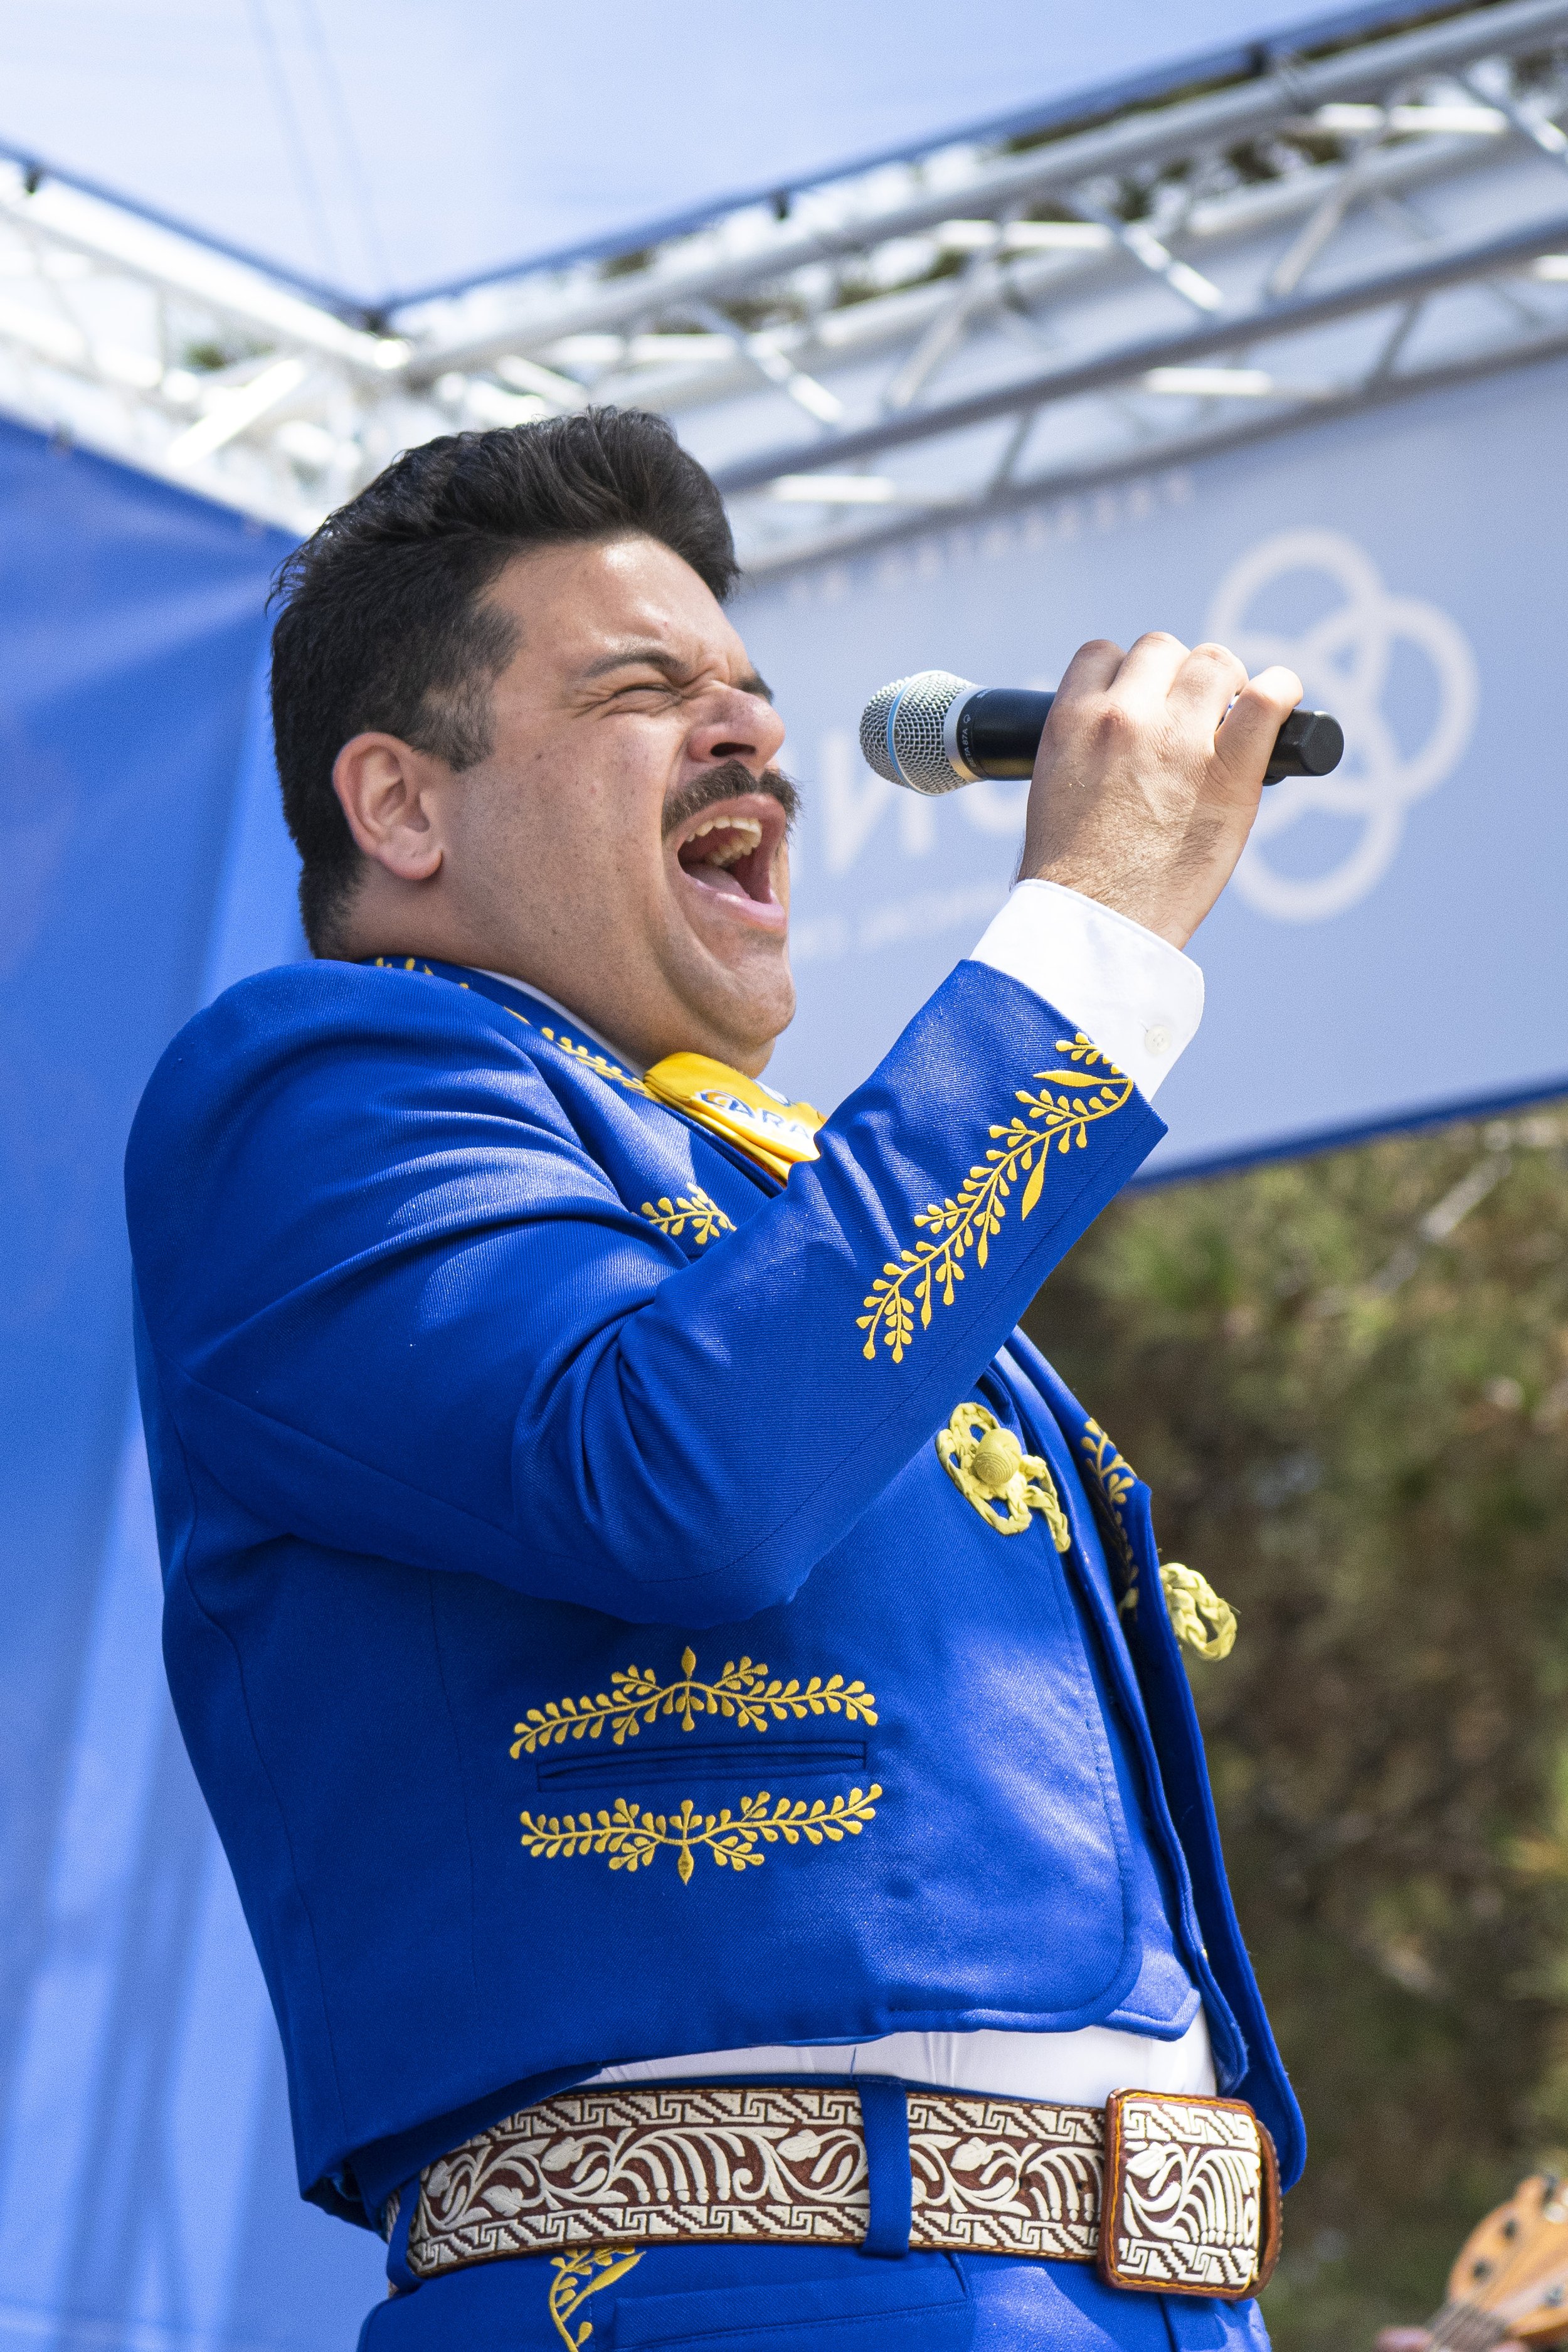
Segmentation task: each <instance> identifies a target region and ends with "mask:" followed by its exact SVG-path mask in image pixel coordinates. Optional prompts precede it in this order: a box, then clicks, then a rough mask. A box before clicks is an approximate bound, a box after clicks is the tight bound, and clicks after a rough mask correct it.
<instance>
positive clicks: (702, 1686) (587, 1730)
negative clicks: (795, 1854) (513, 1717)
mask: <svg viewBox="0 0 1568 2352" xmlns="http://www.w3.org/2000/svg"><path fill="white" fill-rule="evenodd" d="M661 1714H662V1715H677V1716H679V1718H680V1727H681V1729H682V1731H690V1730H692V1729H693V1728H694V1726H695V1719H696V1717H698V1716H700V1715H723V1716H728V1717H730V1718H731V1721H733V1722H735V1723H737V1724H739V1725H740V1726H741V1727H742V1729H743V1730H749V1731H765V1730H766V1729H767V1727H768V1723H769V1721H770V1719H771V1720H772V1721H773V1722H774V1723H789V1722H792V1721H793V1722H795V1723H800V1722H802V1721H804V1719H805V1717H806V1716H808V1715H842V1716H844V1717H846V1719H847V1721H848V1722H850V1723H875V1722H876V1720H877V1701H876V1695H875V1693H874V1692H871V1691H868V1689H867V1688H866V1685H865V1684H864V1683H862V1682H860V1681H858V1680H857V1681H855V1682H852V1683H847V1682H846V1681H845V1679H844V1677H843V1675H829V1677H828V1679H827V1680H826V1682H824V1681H823V1679H822V1677H821V1676H820V1675H812V1677H811V1680H810V1681H809V1682H808V1683H807V1684H806V1685H805V1688H804V1689H802V1687H801V1685H800V1683H799V1681H798V1679H797V1678H796V1677H795V1676H794V1675H792V1676H791V1677H790V1679H789V1681H788V1682H787V1683H786V1682H780V1681H778V1680H777V1679H775V1680H773V1681H772V1682H770V1681H769V1680H768V1670H767V1667H766V1666H765V1665H764V1664H763V1663H762V1661H761V1660H760V1659H759V1660H757V1661H756V1662H755V1663H753V1662H752V1659H750V1658H742V1659H740V1660H739V1661H738V1662H737V1661H735V1660H731V1661H730V1662H729V1663H728V1664H726V1666H725V1668H724V1671H723V1673H722V1674H721V1675H719V1676H718V1678H717V1680H715V1681H713V1682H710V1683H704V1682H699V1681H698V1680H697V1654H696V1652H695V1651H693V1650H689V1649H688V1650H683V1651H682V1652H681V1654H680V1679H679V1682H672V1683H661V1682H660V1681H659V1679H658V1675H656V1674H654V1673H652V1672H651V1671H650V1670H649V1669H648V1668H647V1667H646V1666H636V1665H632V1666H627V1667H626V1668H625V1669H624V1671H619V1670H618V1671H617V1672H616V1673H615V1674H612V1675H611V1676H610V1687H609V1689H608V1690H607V1691H600V1692H599V1693H598V1695H597V1696H596V1697H594V1698H578V1699H573V1698H563V1699H560V1700H556V1699H552V1700H551V1701H550V1702H549V1704H548V1705H547V1706H542V1707H539V1706H531V1707H530V1708H529V1710H528V1715H527V1717H526V1719H525V1721H523V1722H521V1723H517V1724H514V1725H513V1726H512V1729H513V1730H514V1731H515V1733H516V1734H517V1737H516V1738H515V1739H514V1740H513V1742H512V1746H511V1754H512V1756H513V1758H514V1759H515V1758H517V1757H519V1756H525V1755H526V1756H532V1755H535V1754H537V1753H538V1752H539V1750H541V1749H542V1748H550V1747H557V1748H560V1747H564V1745H565V1743H566V1740H567V1738H573V1739H581V1738H584V1735H586V1737H587V1738H590V1739H597V1738H598V1737H599V1734H600V1733H601V1732H602V1731H603V1729H604V1727H605V1724H606V1723H608V1724H612V1725H613V1726H614V1730H613V1732H612V1734H611V1738H612V1743H613V1745H614V1746H615V1747H616V1748H619V1747H620V1746H621V1745H622V1743H623V1742H624V1741H626V1739H635V1738H637V1731H638V1728H639V1725H640V1724H643V1723H652V1721H653V1720H654V1718H655V1717H656V1716H658V1715H661Z"/></svg>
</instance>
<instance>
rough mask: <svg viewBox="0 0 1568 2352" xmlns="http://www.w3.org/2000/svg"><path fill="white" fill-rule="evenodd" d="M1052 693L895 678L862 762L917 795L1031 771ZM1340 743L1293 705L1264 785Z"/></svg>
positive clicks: (1308, 768)
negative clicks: (984, 779) (986, 777)
mask: <svg viewBox="0 0 1568 2352" xmlns="http://www.w3.org/2000/svg"><path fill="white" fill-rule="evenodd" d="M1055 700H1056V696H1055V695H1054V694H1037V693H1032V692H1031V691H1030V690H1029V689H1028V688H1026V687H1018V686H975V685H973V683H972V682H971V680H970V679H968V678H966V677H954V676H953V675H952V671H951V670H946V669H922V670H921V671H920V672H919V673H918V674H917V675H916V676H915V677H896V678H895V679H894V680H893V682H892V684H891V686H885V687H883V688H882V690H881V692H880V693H879V694H874V695H873V696H872V697H871V699H870V701H869V702H868V704H867V705H866V708H865V709H864V710H863V711H862V713H861V715H860V750H861V752H862V753H863V755H864V757H865V761H866V765H867V766H868V768H870V769H872V770H873V771H874V772H875V773H876V774H877V775H879V776H885V777H886V778H887V780H888V782H889V783H890V784H908V786H909V788H910V791H911V792H915V793H952V792H956V791H957V789H958V787H959V785H960V784H972V783H973V782H975V780H976V778H977V777H980V776H995V777H997V778H1006V777H1017V776H1030V775H1033V773H1034V772H1035V754H1036V752H1037V751H1038V750H1039V748H1040V736H1041V733H1042V731H1043V730H1044V728H1045V724H1046V720H1047V717H1048V715H1049V712H1050V708H1051V705H1052V703H1053V702H1054V701H1055ZM1344 748H1345V735H1344V729H1343V728H1342V726H1341V725H1340V722H1339V720H1338V719H1332V718H1331V717H1330V715H1329V713H1328V712H1327V711H1326V710H1293V711H1292V712H1291V713H1290V716H1289V719H1287V720H1286V721H1285V724H1284V726H1283V727H1281V729H1280V730H1279V734H1278V735H1277V736H1276V738H1275V740H1274V750H1273V752H1272V754H1271V756H1270V758H1269V761H1268V767H1267V768H1266V769H1265V771H1264V775H1263V781H1264V782H1265V783H1266V784H1278V783H1279V782H1282V781H1283V780H1284V778H1285V777H1287V776H1326V775H1327V774H1328V772H1329V771H1330V769H1331V768H1337V767H1338V766H1339V764H1340V761H1341V759H1342V757H1343V754H1344Z"/></svg>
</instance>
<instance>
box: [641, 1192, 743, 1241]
mask: <svg viewBox="0 0 1568 2352" xmlns="http://www.w3.org/2000/svg"><path fill="white" fill-rule="evenodd" d="M642 1213H643V1215H644V1216H645V1217H647V1219H648V1221H649V1223H652V1224H656V1225H657V1226H658V1230H659V1232H660V1233H661V1234H670V1235H671V1237H672V1238H673V1239H675V1240H677V1241H679V1238H680V1236H681V1234H683V1233H684V1232H685V1231H686V1228H687V1225H688V1223H689V1224H690V1227H691V1238H692V1240H693V1241H694V1242H696V1243H697V1244H698V1245H699V1246H702V1245H703V1244H706V1243H708V1242H710V1241H711V1240H712V1238H713V1236H714V1234H732V1233H733V1232H734V1230H735V1228H734V1226H733V1225H732V1224H731V1222H730V1220H729V1218H728V1217H727V1216H726V1215H725V1214H724V1212H723V1210H722V1209H721V1207H720V1206H719V1203H718V1202H717V1201H715V1200H714V1199H713V1197H712V1195H711V1194H710V1193H708V1192H704V1191H703V1190H702V1187H701V1185H700V1184H693V1186H692V1187H691V1191H690V1193H689V1195H688V1194H687V1193H685V1192H678V1193H677V1195H676V1197H675V1199H674V1200H673V1201H668V1200H666V1199H665V1198H664V1196H663V1195H662V1193H661V1194H660V1196H659V1201H658V1207H657V1208H656V1207H655V1206H654V1203H653V1202H651V1201H645V1202H643V1204H642Z"/></svg>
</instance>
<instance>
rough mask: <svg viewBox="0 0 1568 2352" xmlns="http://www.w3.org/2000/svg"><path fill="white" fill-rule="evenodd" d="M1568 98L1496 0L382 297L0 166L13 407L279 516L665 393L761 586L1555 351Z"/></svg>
mask: <svg viewBox="0 0 1568 2352" xmlns="http://www.w3.org/2000/svg"><path fill="white" fill-rule="evenodd" d="M1564 116H1568V0H1489V5H1479V6H1476V5H1471V6H1459V7H1457V8H1451V9H1449V10H1448V11H1447V13H1442V14H1439V15H1438V16H1436V18H1434V17H1433V16H1431V15H1430V14H1429V13H1428V14H1427V15H1426V16H1423V17H1422V19H1421V20H1420V21H1418V22H1415V23H1414V24H1412V25H1409V26H1407V27H1406V28H1405V29H1403V30H1394V31H1392V32H1390V31H1388V30H1386V29H1384V30H1381V31H1379V32H1377V33H1375V34H1369V35H1366V36H1363V37H1357V38H1354V39H1346V40H1342V41H1341V42H1339V43H1338V44H1336V45H1334V46H1331V47H1327V48H1325V49H1324V50H1323V51H1322V52H1321V54H1312V55H1293V54H1289V53H1286V52H1283V51H1279V50H1275V51H1272V52H1268V53H1267V54H1260V55H1259V56H1258V58H1256V60H1255V61H1254V67H1253V68H1252V69H1250V70H1247V71H1246V72H1240V73H1237V75H1236V76H1234V77H1233V78H1231V79H1227V80H1225V81H1223V82H1222V83H1220V84H1219V86H1217V87H1205V88H1199V89H1189V90H1185V91H1183V90H1179V89H1178V90H1174V91H1172V92H1169V93H1167V94H1166V95H1165V96H1164V97H1163V98H1161V99H1158V100H1152V101H1149V102H1142V103H1140V104H1138V105H1136V106H1131V107H1128V108H1126V109H1124V110H1122V111H1121V112H1119V113H1117V114H1114V115H1112V116H1111V117H1110V118H1109V119H1107V120H1101V121H1089V122H1083V123H1079V124H1073V123H1062V122H1053V123H1052V124H1051V125H1049V126H1048V127H1047V128H1046V129H1043V130H1041V131H1038V132H1037V133H1030V132H1029V131H1022V132H1019V133H1016V135H1014V136H1012V137H1010V138H1008V139H1007V140H1005V142H998V143H994V144H993V145H990V146H986V145H984V144H976V143H973V142H972V143H960V144H956V145H949V146H946V147H942V148H937V149H934V150H931V151H928V152H923V153H920V154H915V155H911V156H910V157H909V158H908V159H907V160H905V161H904V162H901V163H883V164H879V165H878V166H877V167H875V168H874V169H872V170H869V171H867V172H862V173H858V174H855V175H851V176H849V177H847V178H846V179H843V180H841V181H837V182H831V183H827V184H819V185H816V186H814V187H812V188H811V189H809V190H805V191H803V192H801V193H800V194H798V195H796V196H795V197H793V198H791V197H788V196H787V195H783V196H781V197H780V198H778V199H777V200H775V201H774V202H773V203H772V204H763V205H746V206H742V207H741V208H739V209H738V210H736V211H735V212H733V213H731V214H730V215H726V216H724V217H722V218H721V219H719V220H717V221H716V222H713V223H711V224H710V225H708V226H703V227H701V228H700V229H696V230H693V231H690V232H689V233H683V234H681V235H679V236H671V237H670V238H668V239H667V240H666V241H664V242H663V243H661V244H658V245H657V246H655V247H652V248H650V249H647V250H646V251H643V252H640V253H636V254H629V255H622V256H619V257H613V258H612V259H610V260H608V261H602V260H601V261H594V262H581V263H576V264H574V265H572V266H570V267H563V268H534V269H531V270H525V271H521V272H519V273H517V274H516V275H515V276H513V277H511V278H502V279H500V280H493V281H490V282H489V283H487V284H485V285H483V286H478V287H474V288H472V289H468V290H466V291H461V292H457V293H453V294H448V295H441V296H437V297H432V298H429V299H424V300H421V301H419V302H418V303H416V304H410V305H407V306H405V308H404V309H403V310H400V311H398V312H397V313H396V314H395V316H392V317H390V318H370V317H357V318H351V317H345V316H343V315H342V314H340V313H339V312H337V311H335V310H331V308H329V307H327V306H326V305H325V304H324V303H322V302H318V301H315V300H313V299H310V297H309V295H308V294H306V293H303V292H301V291H300V290H299V289H296V288H294V287H292V286H290V285H289V284H286V283H285V282H283V281H282V280H281V279H280V278H270V277H269V276H268V274H267V273H266V271H265V270H263V269H261V268H258V267H256V266H254V265H252V264H249V263H247V262H245V261H243V260H240V259H237V258H236V257H232V256H229V255H227V254H225V253H221V252H219V251H217V250H216V249H214V248H213V247H209V246H206V245H204V244H203V243H202V242H200V241H199V240H198V239H196V238H195V237H192V236H184V235H182V234H181V233H180V232H178V231H177V230H175V229H174V228H171V227H169V226H165V225H163V224H161V223H153V222H150V221H148V220H147V219H145V218H144V217H142V215H138V214H136V213H135V212H134V211H132V209H130V208H129V207H120V206H117V205H114V204H113V203H111V202H110V201H109V200H108V199H106V198H105V197H103V196H102V195H101V194H98V193H95V192H89V191H87V190H85V189H81V188H77V187H72V186H70V185H68V184H66V183H64V182H61V181H58V180H53V179H50V178H49V177H47V175H44V174H42V173H39V172H38V171H37V169H35V168H29V167H24V166H22V165H19V164H3V163H0V409H4V410H5V411H8V412H9V413H10V414H12V415H16V416H18V417H20V418H22V419H24V420H26V421H27V422H31V423H34V424H37V425H42V426H44V427H45V428H46V429H47V430H49V431H50V432H52V433H55V434H57V435H59V436H65V437H68V438H71V439H78V440H80V441H81V442H83V443H84V444H86V445H88V446H93V447H95V448H98V449H100V450H102V451H104V452H105V453H106V454H109V455H111V456H114V457H121V458H122V459H124V460H126V461H128V462H129V463H132V464H133V465H136V466H138V467H142V468H143V469H144V470H147V471H149V472H152V473H153V474H156V475H160V476H162V477H163V478H167V479H170V480H172V481H175V482H179V483H182V484H184V485H185V486H187V487H189V488H192V489H195V490H199V491H201V492H203V493H205V494H206V495H208V496H211V497H214V498H216V499H221V500H223V501H226V502H227V503H229V504H232V505H234V506H237V507H239V508H241V509H244V510H246V511H247V512H249V513H252V514H254V515H256V516H258V517H259V518H262V519H264V520H268V521H272V522H276V523H279V524H280V525H282V526H283V527H284V528H285V529H288V530H295V531H303V530H309V529H310V528H311V527H312V526H313V524H314V523H315V522H316V521H317V520H320V518H321V516H322V515H323V514H324V513H326V512H327V511H329V510H330V509H331V507H332V506H333V505H335V504H337V503H338V502H339V501H340V500H341V499H343V498H344V497H346V496H348V495H350V494H352V492H353V490H354V489H356V488H359V487H360V486H361V485H362V484H363V482H365V481H366V480H368V479H369V478H371V477H372V476H373V475H374V473H375V472H377V471H378V470H379V469H380V467H382V466H383V465H384V464H385V463H386V462H387V460H388V459H389V458H390V457H392V456H394V455H395V453H396V451H397V450H399V449H401V448H405V447H408V446H414V445H415V444H416V443H418V442H421V441H424V440H426V439H428V438H430V437H431V436H433V435H435V434H438V433H443V432H450V431H454V430H462V429H468V428H473V427H483V426H487V425H510V424H520V423H523V422H527V421H529V420H531V419H533V418H537V417H542V416H546V415H561V414H566V413H569V412H570V411H572V410H574V409H577V408H581V407H583V406H584V405H586V404H589V403H590V402H614V403H616V404H620V405H637V406H643V407H648V408H653V409H657V410H659V411H662V412H664V413H666V414H668V415H669V416H670V417H671V418H672V419H673V420H674V421H675V422H676V423H677V425H678V426H679V431H680V433H681V435H682V437H683V439H684V440H685V441H686V443H687V445H688V446H689V447H691V448H692V449H693V450H694V452H695V453H696V454H697V455H698V456H699V457H701V458H702V459H703V461H704V462H705V463H706V464H708V465H709V466H710V467H711V469H712V470H713V472H714V473H715V475H716V478H718V480H719V481H720V483H721V486H722V487H723V488H724V489H725V491H726V494H727V496H728V498H729V499H730V502H731V512H732V515H733V518H734V521H735V526H736V531H737V537H738V540H739V542H740V545H741V550H742V557H743V559H744V561H745V562H746V564H747V566H748V569H749V571H750V572H752V574H753V575H756V576H765V575H767V574H769V573H773V572H778V571H780V570H782V569H785V568H789V567H792V566H795V565H799V564H802V563H811V562H820V561H822V560H824V559H825V558H829V557H835V558H836V557H837V556H839V555H841V554H844V553H846V552H848V551H852V550H855V549H858V548H862V547H866V546H870V545H873V544H875V543H877V542H879V541H882V540H885V539H887V538H889V536H892V535H897V534H900V533H901V532H904V531H907V530H912V529H919V528H921V527H929V526H930V524H931V521H932V520H933V519H935V518H937V517H940V518H942V520H948V519H952V518H959V517H963V516H973V515H981V514H984V513H987V512H991V511H994V510H996V509H1003V508H1007V507H1011V506H1015V505H1017V504H1019V503H1021V502H1024V501H1026V500H1027V499H1035V498H1038V497H1040V496H1042V495H1046V494H1047V493H1050V492H1053V491H1056V490H1059V489H1062V488H1069V487H1072V488H1076V487H1081V486H1087V485H1088V484H1089V483H1092V482H1096V481H1103V480H1107V479H1110V478H1116V477H1119V476H1125V475H1127V474H1129V473H1136V472H1139V471H1142V470H1146V469H1150V468H1153V467H1159V466H1161V465H1163V464H1168V463H1173V462H1180V461H1183V460H1185V459H1187V458H1189V457H1193V456H1194V455H1196V454H1203V453H1207V452H1209V451H1213V450H1217V449H1221V448H1225V447H1226V446H1238V445H1241V444H1243V443H1247V442H1251V441H1256V440H1257V439H1258V438H1259V437H1260V436H1265V435H1268V434H1273V433H1279V432H1283V431H1287V430H1290V429H1294V428H1295V427H1297V426H1299V425H1303V424H1307V423H1310V422H1311V421H1313V420H1315V419H1321V418H1323V417H1325V416H1328V415H1338V414H1343V413H1347V412H1348V411H1351V410H1353V409H1357V408H1364V407H1367V406H1370V405H1374V404H1384V403H1387V402H1389V401H1392V400H1395V399H1401V398H1405V397H1407V396H1409V395H1410V394H1413V393H1415V392H1416V391H1419V390H1421V389H1424V388H1429V387H1432V386H1434V385H1437V384H1445V383H1457V382H1462V381H1465V380H1467V379H1468V378H1469V377H1471V376H1474V375H1476V374H1479V373H1487V372H1489V371H1492V370H1495V369H1498V368H1501V367H1507V366H1510V365H1515V364H1520V363H1523V362H1531V361H1535V360H1539V359H1542V358H1544V357H1548V356H1552V355H1554V354H1556V353H1559V352H1568V136H1565V135H1564V131H1563V127H1562V124H1563V118H1564Z"/></svg>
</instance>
